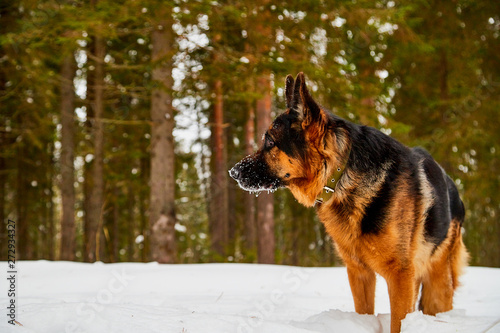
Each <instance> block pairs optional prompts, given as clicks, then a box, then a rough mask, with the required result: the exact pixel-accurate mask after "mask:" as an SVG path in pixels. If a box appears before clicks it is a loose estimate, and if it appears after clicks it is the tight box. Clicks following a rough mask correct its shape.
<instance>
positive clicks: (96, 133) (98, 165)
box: [85, 36, 106, 262]
mask: <svg viewBox="0 0 500 333" xmlns="http://www.w3.org/2000/svg"><path fill="white" fill-rule="evenodd" d="M105 54H106V47H105V41H104V39H103V38H102V37H101V36H96V37H95V39H94V58H95V70H94V78H93V87H91V88H92V90H93V96H92V97H93V98H92V101H91V107H92V109H93V115H94V118H93V119H92V120H91V124H92V131H91V133H92V139H93V146H94V157H93V161H92V170H91V174H92V186H91V188H90V191H89V192H90V193H89V196H90V198H89V209H88V211H87V214H88V219H87V222H88V224H89V225H88V226H87V231H88V236H87V243H86V244H85V247H86V251H85V252H86V255H87V258H86V261H88V262H94V261H96V260H99V250H98V249H99V246H98V243H97V242H98V241H99V240H98V239H99V237H100V236H101V235H99V233H100V232H101V230H100V227H102V223H101V219H102V209H103V204H104V164H103V154H104V127H103V123H102V117H103V113H104V56H105Z"/></svg>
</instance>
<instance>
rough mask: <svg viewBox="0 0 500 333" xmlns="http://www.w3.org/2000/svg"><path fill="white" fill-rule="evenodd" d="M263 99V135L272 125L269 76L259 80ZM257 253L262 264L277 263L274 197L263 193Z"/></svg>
mask: <svg viewBox="0 0 500 333" xmlns="http://www.w3.org/2000/svg"><path fill="white" fill-rule="evenodd" d="M258 87H259V88H260V90H261V93H262V97H261V98H259V99H258V100H257V107H256V109H257V132H258V133H259V135H262V134H263V133H265V132H266V131H267V128H268V126H269V124H270V123H271V103H272V99H271V82H270V78H269V76H267V75H263V76H261V77H259V79H258ZM257 250H258V251H257V253H258V261H259V263H262V264H273V263H275V257H274V255H275V253H274V252H275V239H274V195H273V194H272V193H261V194H260V195H259V196H258V198H257Z"/></svg>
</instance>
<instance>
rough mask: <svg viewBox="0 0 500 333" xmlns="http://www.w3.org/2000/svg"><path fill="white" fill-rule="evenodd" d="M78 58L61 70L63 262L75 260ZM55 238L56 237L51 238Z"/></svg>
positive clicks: (66, 61) (67, 61)
mask: <svg viewBox="0 0 500 333" xmlns="http://www.w3.org/2000/svg"><path fill="white" fill-rule="evenodd" d="M74 76H75V59H74V57H73V54H72V53H71V54H68V55H67V56H66V57H64V59H63V63H62V70H61V163H60V164H61V199H62V216H61V254H60V260H74V259H75V186H74V183H75V168H74V148H75V141H74V136H75V119H74V110H75V93H74V89H73V78H74ZM51 237H52V235H51Z"/></svg>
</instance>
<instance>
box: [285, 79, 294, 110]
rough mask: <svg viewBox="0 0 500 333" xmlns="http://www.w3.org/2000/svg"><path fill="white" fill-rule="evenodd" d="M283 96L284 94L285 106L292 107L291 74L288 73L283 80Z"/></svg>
mask: <svg viewBox="0 0 500 333" xmlns="http://www.w3.org/2000/svg"><path fill="white" fill-rule="evenodd" d="M285 96H286V108H287V109H289V108H291V107H293V105H292V101H293V76H291V75H290V74H288V75H287V76H286V80H285Z"/></svg>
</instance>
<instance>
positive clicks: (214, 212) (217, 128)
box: [210, 80, 229, 256]
mask: <svg viewBox="0 0 500 333" xmlns="http://www.w3.org/2000/svg"><path fill="white" fill-rule="evenodd" d="M214 91H215V101H214V105H213V107H214V109H213V125H212V145H213V147H212V165H213V174H212V178H211V185H210V192H211V196H210V197H211V198H210V233H211V240H212V249H213V250H214V251H215V252H216V253H217V254H219V255H221V256H225V255H226V247H227V245H228V213H229V211H228V209H229V207H228V179H227V162H226V160H227V144H226V136H225V131H224V106H223V93H222V81H221V80H217V81H216V82H215V85H214Z"/></svg>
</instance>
